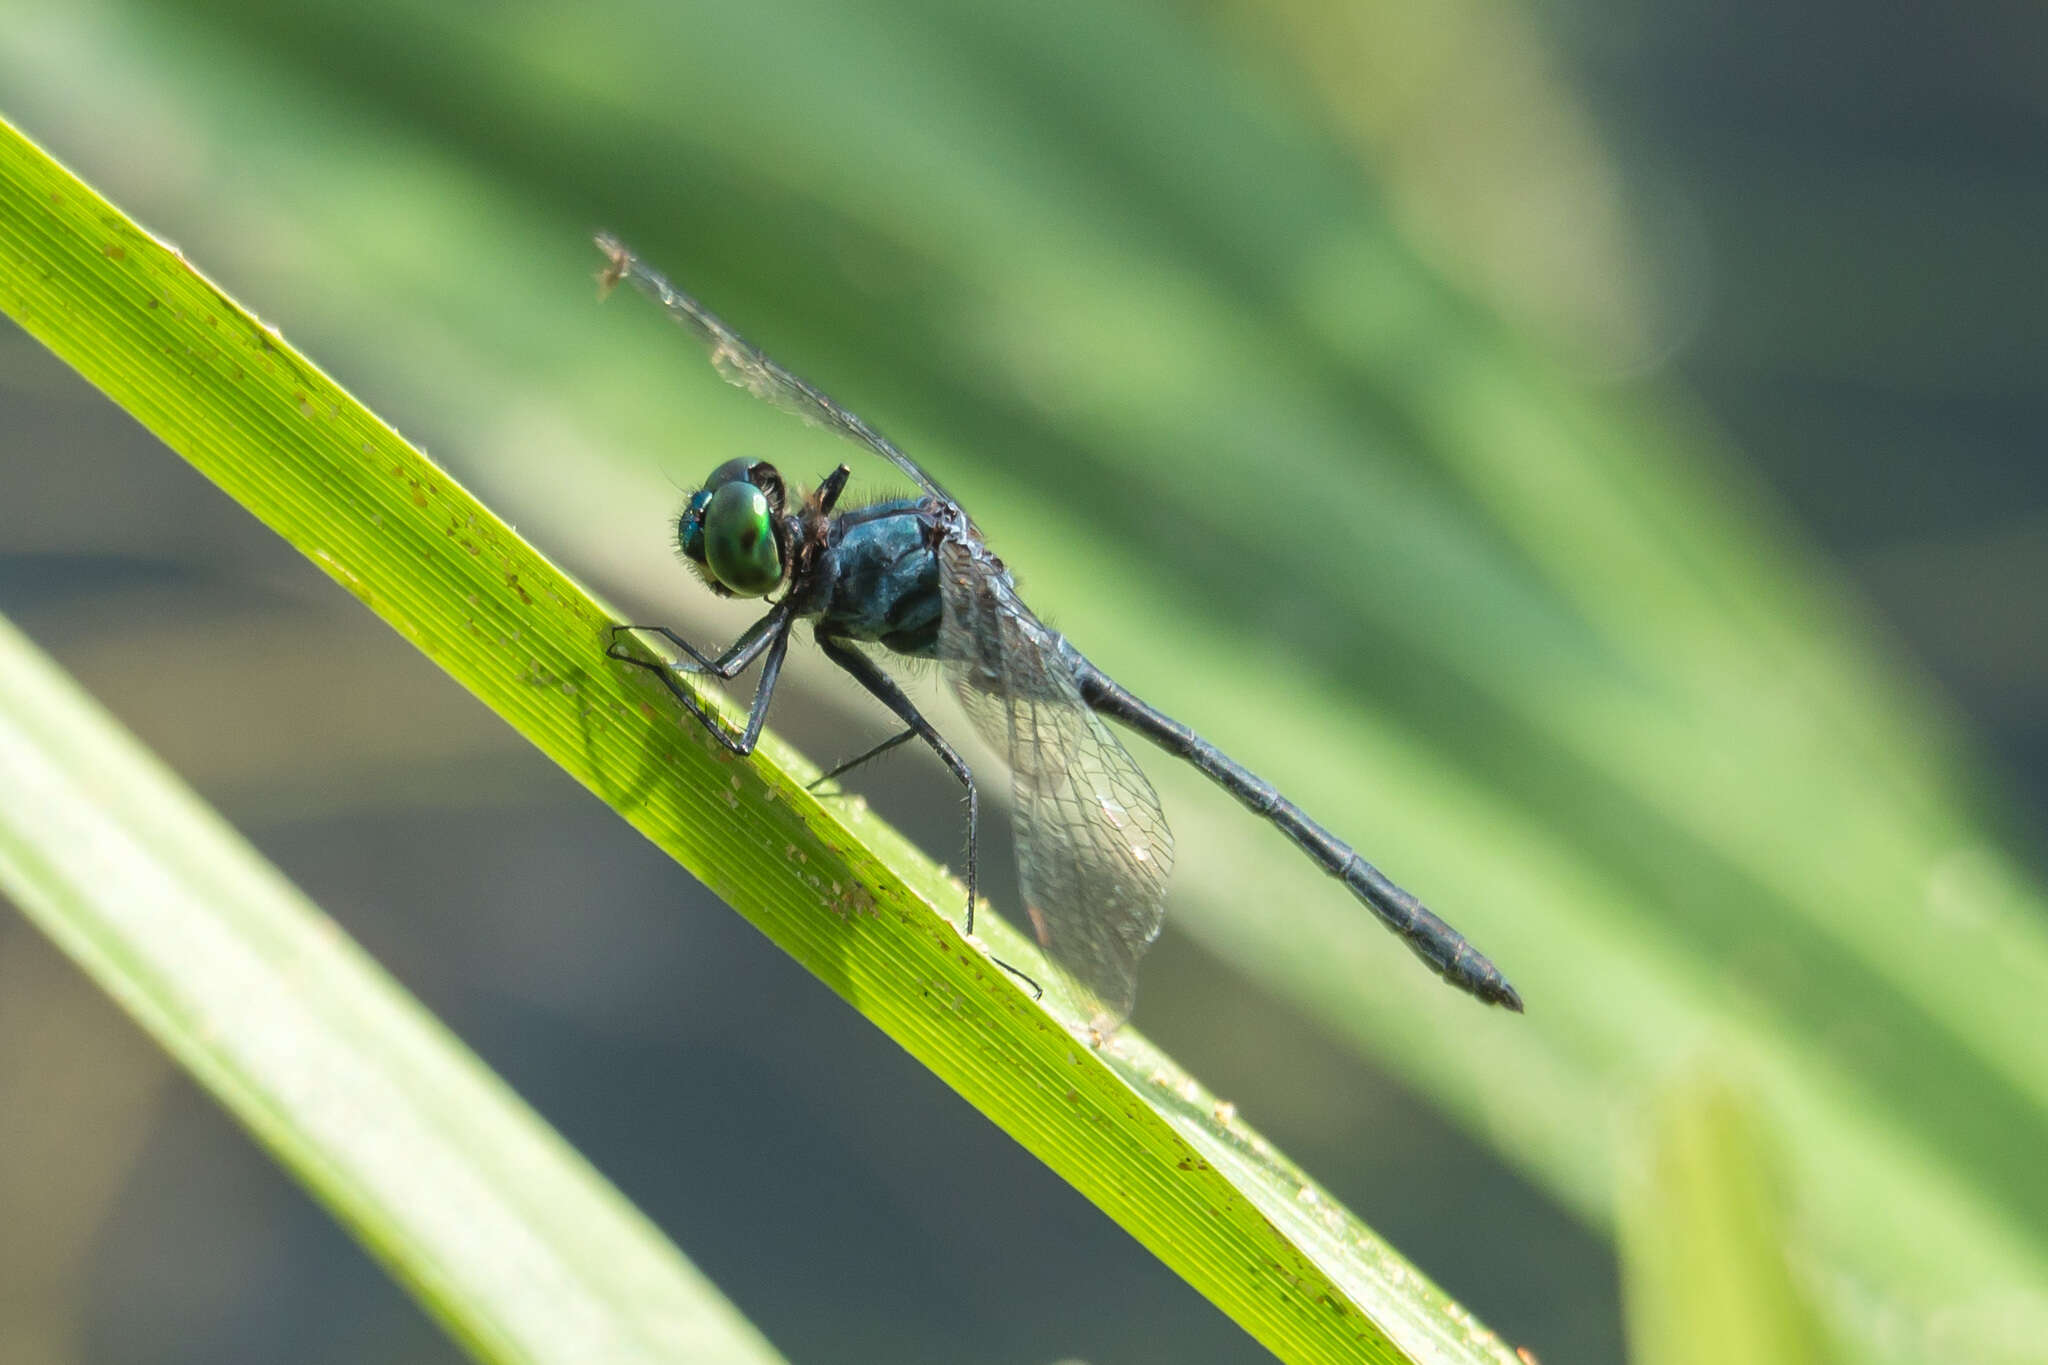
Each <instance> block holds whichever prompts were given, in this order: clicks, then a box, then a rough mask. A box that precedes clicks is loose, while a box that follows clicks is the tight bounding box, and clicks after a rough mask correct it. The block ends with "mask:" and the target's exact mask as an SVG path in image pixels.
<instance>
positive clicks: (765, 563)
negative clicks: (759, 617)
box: [704, 481, 782, 597]
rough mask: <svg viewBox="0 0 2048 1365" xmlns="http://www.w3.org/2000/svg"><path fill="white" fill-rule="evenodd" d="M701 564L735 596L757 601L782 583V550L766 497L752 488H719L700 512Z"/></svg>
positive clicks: (736, 484)
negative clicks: (701, 524) (701, 523)
mask: <svg viewBox="0 0 2048 1365" xmlns="http://www.w3.org/2000/svg"><path fill="white" fill-rule="evenodd" d="M704 562H705V563H706V564H708V565H709V566H710V567H711V573H712V576H713V577H715V578H717V580H718V581H719V582H720V583H723V584H724V585H725V586H726V587H727V588H729V589H731V591H732V592H733V594H734V595H735V596H739V597H760V596H761V595H763V594H764V593H767V592H770V591H773V589H774V588H775V585H776V584H778V583H780V582H781V581H782V548H781V547H780V546H779V545H777V544H776V543H775V526H774V522H773V520H772V518H771V517H770V515H769V512H768V496H767V494H765V493H763V492H762V491H761V490H760V489H758V488H756V487H755V486H754V485H753V484H750V483H745V482H738V481H735V482H733V483H728V484H722V485H720V486H719V488H718V489H717V490H716V491H715V492H713V493H712V494H711V501H710V502H709V503H708V504H706V506H705V508H704Z"/></svg>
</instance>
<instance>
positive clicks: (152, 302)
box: [142, 298, 157, 308]
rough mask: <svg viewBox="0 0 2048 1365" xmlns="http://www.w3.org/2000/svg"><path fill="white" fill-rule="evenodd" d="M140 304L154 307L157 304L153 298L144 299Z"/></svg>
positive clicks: (145, 306)
mask: <svg viewBox="0 0 2048 1365" xmlns="http://www.w3.org/2000/svg"><path fill="white" fill-rule="evenodd" d="M142 306H143V307H144V308H155V307H156V306H157V301H156V300H155V299H154V298H148V299H144V300H143V302H142Z"/></svg>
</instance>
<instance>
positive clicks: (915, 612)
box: [800, 498, 945, 659]
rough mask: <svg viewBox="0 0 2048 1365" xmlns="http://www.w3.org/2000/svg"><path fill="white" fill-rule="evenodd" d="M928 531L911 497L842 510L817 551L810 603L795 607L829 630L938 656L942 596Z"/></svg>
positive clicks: (920, 655)
mask: <svg viewBox="0 0 2048 1365" xmlns="http://www.w3.org/2000/svg"><path fill="white" fill-rule="evenodd" d="M931 529H932V523H931V521H930V519H929V518H928V517H926V516H925V515H924V514H923V513H922V512H921V510H920V500H918V499H915V498H899V499H896V500H895V501H891V502H882V503H876V504H874V505H873V506H871V507H863V508H860V509H858V510H855V511H851V512H841V513H840V514H838V516H837V517H836V518H835V519H834V523H833V526H832V529H831V532H830V536H829V538H828V539H827V541H826V543H825V549H824V553H823V554H821V555H819V556H818V560H817V565H816V569H815V573H816V579H815V583H816V587H815V589H814V591H815V592H816V598H815V602H816V605H815V606H812V605H811V604H809V603H806V604H803V605H802V606H801V607H800V610H803V611H804V612H805V614H809V613H810V612H812V611H815V612H816V614H817V616H818V627H819V629H821V630H823V631H825V632H826V633H828V634H834V635H844V636H846V637H847V638H849V639H853V640H862V641H867V642H871V643H874V644H879V645H882V646H884V647H886V648H888V649H891V650H894V651H895V652H896V653H898V654H908V655H911V656H913V657H916V658H922V659H929V658H934V657H936V656H937V654H938V647H939V625H940V623H941V622H942V621H943V620H944V619H945V600H944V599H943V598H942V597H941V596H940V594H939V556H938V551H937V549H936V548H935V547H934V545H933V540H932V534H931Z"/></svg>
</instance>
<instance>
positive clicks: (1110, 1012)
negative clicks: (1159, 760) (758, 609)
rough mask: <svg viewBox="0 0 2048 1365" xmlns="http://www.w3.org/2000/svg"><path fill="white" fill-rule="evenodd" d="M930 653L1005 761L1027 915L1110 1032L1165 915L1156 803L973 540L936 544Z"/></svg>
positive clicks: (1167, 847)
mask: <svg viewBox="0 0 2048 1365" xmlns="http://www.w3.org/2000/svg"><path fill="white" fill-rule="evenodd" d="M939 578H940V584H941V589H942V593H943V596H944V599H945V618H944V622H943V624H942V625H941V627H940V631H939V657H940V659H941V660H943V661H944V663H945V665H946V670H947V673H948V674H949V675H950V677H951V678H952V681H953V686H954V688H955V689H956V690H957V691H958V692H959V694H960V700H961V701H962V702H964V703H965V704H966V707H967V714H968V715H969V716H970V717H972V718H973V720H974V724H975V726H976V728H978V729H979V730H980V731H981V733H982V736H983V737H984V738H986V739H987V740H988V741H989V743H990V744H993V745H994V746H995V748H996V751H997V752H998V753H1001V754H1003V755H1004V756H1005V757H1007V758H1008V759H1009V763H1010V774H1011V780H1012V782H1013V783H1014V786H1015V789H1016V796H1017V810H1016V825H1017V871H1018V874H1019V881H1020V882H1021V884H1022V890H1023V895H1024V910H1025V913H1026V914H1027V915H1028V916H1029V918H1030V921H1031V928H1032V931H1033V933H1034V934H1036V935H1037V938H1038V942H1039V944H1040V945H1041V946H1042V947H1043V948H1044V949H1045V951H1046V953H1047V955H1048V956H1050V957H1051V959H1052V960H1053V962H1054V963H1055V964H1057V965H1058V966H1059V967H1060V969H1061V970H1062V971H1064V972H1065V973H1066V975H1067V976H1068V977H1069V978H1071V979H1072V980H1073V982H1074V983H1075V984H1076V985H1077V986H1078V987H1080V988H1081V989H1082V991H1084V992H1085V993H1086V995H1087V997H1088V1003H1089V1004H1090V1005H1092V1006H1093V1007H1094V1009H1095V1011H1096V1012H1097V1013H1098V1016H1099V1019H1098V1022H1099V1023H1101V1024H1103V1025H1104V1026H1106V1027H1108V1028H1114V1027H1116V1026H1117V1025H1119V1024H1121V1023H1122V1022H1123V1021H1124V1020H1125V1019H1127V1018H1129V1017H1130V1013H1131V1006H1132V1005H1133V1004H1134V1003H1135V1001H1136V999H1137V983H1138V960H1139V959H1140V958H1141V957H1143V956H1144V954H1145V950H1146V949H1148V948H1150V947H1151V946H1152V940H1154V939H1155V938H1157V937H1158V936H1159V926H1160V924H1161V922H1162V921H1163V920H1164V919H1165V917H1166V881H1167V877H1168V875H1169V874H1170V873H1171V872H1172V871H1173V834H1172V832H1171V831H1170V830H1168V829H1167V827H1166V815H1165V812H1163V811H1162V810H1160V808H1159V797H1158V796H1157V795H1156V794H1155V793H1154V792H1153V790H1152V784H1151V783H1150V782H1148V781H1146V780H1145V774H1144V773H1143V772H1141V771H1140V770H1139V768H1138V765H1137V763H1136V762H1135V761H1133V760H1132V758H1131V756H1130V754H1129V753H1127V752H1125V750H1124V746H1123V745H1122V744H1120V743H1119V742H1118V741H1117V738H1116V736H1115V735H1114V734H1112V733H1110V730H1109V727H1108V726H1107V725H1105V724H1104V723H1103V721H1102V719H1101V718H1100V717H1099V716H1097V715H1096V714H1095V713H1094V712H1093V711H1092V710H1090V709H1089V708H1088V705H1087V703H1086V702H1084V701H1082V699H1081V694H1080V691H1079V689H1078V688H1077V687H1076V685H1075V682H1074V675H1073V670H1072V668H1071V667H1070V666H1069V665H1068V664H1067V662H1066V659H1065V657H1064V655H1063V654H1062V652H1061V647H1060V641H1059V638H1058V637H1057V636H1056V635H1054V633H1053V632H1052V631H1051V630H1049V629H1048V628H1047V627H1046V625H1045V624H1044V623H1043V622H1042V621H1040V620H1039V619H1038V618H1037V617H1035V616H1033V615H1032V614H1031V612H1030V610H1029V609H1028V608H1026V607H1025V606H1024V604H1023V603H1022V602H1021V601H1019V600H1018V598H1017V594H1016V590H1015V588H1013V587H1012V586H1011V584H1010V581H1009V578H1008V576H1007V575H1006V574H1004V573H1003V571H1002V567H1001V564H1000V562H998V561H997V560H995V559H994V557H993V556H991V555H990V554H989V552H988V551H987V549H986V548H985V547H983V546H982V545H981V544H980V542H979V540H978V539H960V538H949V539H947V540H945V541H943V542H941V544H940V546H939Z"/></svg>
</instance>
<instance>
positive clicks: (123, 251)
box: [100, 242, 128, 261]
mask: <svg viewBox="0 0 2048 1365" xmlns="http://www.w3.org/2000/svg"><path fill="white" fill-rule="evenodd" d="M100 255H102V256H104V257H106V258H107V259H108V260H110V261H125V260H127V259H128V248H127V247H125V246H122V245H121V244H120V243H119V242H108V243H107V244H106V245H105V246H103V247H101V248H100Z"/></svg>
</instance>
